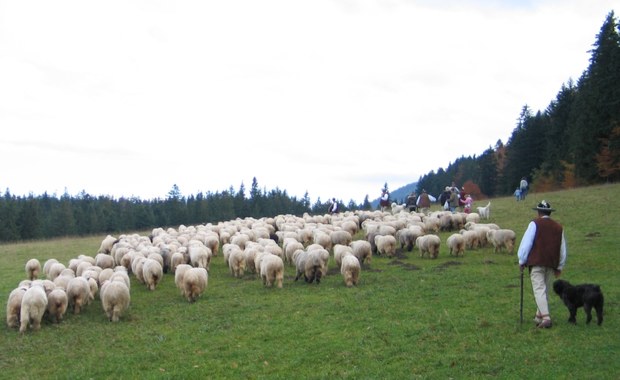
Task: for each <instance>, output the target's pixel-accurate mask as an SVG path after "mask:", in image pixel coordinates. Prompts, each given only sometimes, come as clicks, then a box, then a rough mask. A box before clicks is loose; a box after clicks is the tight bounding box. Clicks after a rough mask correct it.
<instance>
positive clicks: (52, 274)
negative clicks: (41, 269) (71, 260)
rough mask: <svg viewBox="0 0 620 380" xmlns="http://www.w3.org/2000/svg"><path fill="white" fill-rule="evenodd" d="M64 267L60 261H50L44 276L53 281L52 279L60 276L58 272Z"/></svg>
mask: <svg viewBox="0 0 620 380" xmlns="http://www.w3.org/2000/svg"><path fill="white" fill-rule="evenodd" d="M65 269H67V267H65V265H64V264H62V263H59V262H55V263H51V265H50V267H49V271H48V273H46V275H45V277H46V278H47V279H48V280H51V281H54V279H55V278H56V277H58V276H60V273H61V272H62V271H63V270H65Z"/></svg>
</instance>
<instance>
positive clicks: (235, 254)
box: [228, 249, 246, 278]
mask: <svg viewBox="0 0 620 380" xmlns="http://www.w3.org/2000/svg"><path fill="white" fill-rule="evenodd" d="M245 264H246V261H245V254H244V252H243V251H242V250H241V249H233V250H231V252H230V254H229V255H228V268H229V269H230V274H232V275H233V276H234V277H237V278H240V277H243V273H244V272H245Z"/></svg>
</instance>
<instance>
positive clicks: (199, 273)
mask: <svg viewBox="0 0 620 380" xmlns="http://www.w3.org/2000/svg"><path fill="white" fill-rule="evenodd" d="M208 282H209V273H208V272H207V270H206V269H205V268H189V269H188V270H186V271H184V274H183V279H182V280H181V284H182V287H183V288H182V293H183V295H184V296H185V298H187V301H188V302H190V303H193V302H196V300H197V299H198V297H200V296H201V295H202V294H203V293H204V292H205V290H206V289H207V284H208Z"/></svg>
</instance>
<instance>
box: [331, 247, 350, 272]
mask: <svg viewBox="0 0 620 380" xmlns="http://www.w3.org/2000/svg"><path fill="white" fill-rule="evenodd" d="M347 254H349V255H352V254H353V248H351V246H350V245H342V244H336V245H334V261H335V262H336V266H337V267H338V269H340V267H341V265H342V258H343V257H344V255H347Z"/></svg>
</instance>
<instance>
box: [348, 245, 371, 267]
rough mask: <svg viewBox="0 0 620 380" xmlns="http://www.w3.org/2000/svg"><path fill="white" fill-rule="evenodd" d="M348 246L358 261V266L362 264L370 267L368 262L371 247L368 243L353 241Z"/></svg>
mask: <svg viewBox="0 0 620 380" xmlns="http://www.w3.org/2000/svg"><path fill="white" fill-rule="evenodd" d="M349 246H350V247H351V250H352V251H353V256H355V257H357V259H358V260H359V262H360V265H361V264H364V263H366V264H368V265H370V261H371V260H372V247H371V245H370V243H369V242H368V241H366V240H354V241H352V242H351V244H349Z"/></svg>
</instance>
